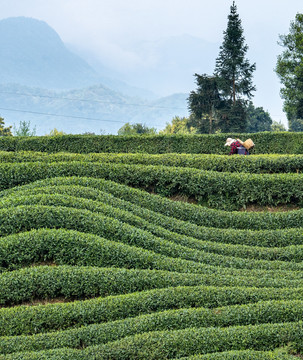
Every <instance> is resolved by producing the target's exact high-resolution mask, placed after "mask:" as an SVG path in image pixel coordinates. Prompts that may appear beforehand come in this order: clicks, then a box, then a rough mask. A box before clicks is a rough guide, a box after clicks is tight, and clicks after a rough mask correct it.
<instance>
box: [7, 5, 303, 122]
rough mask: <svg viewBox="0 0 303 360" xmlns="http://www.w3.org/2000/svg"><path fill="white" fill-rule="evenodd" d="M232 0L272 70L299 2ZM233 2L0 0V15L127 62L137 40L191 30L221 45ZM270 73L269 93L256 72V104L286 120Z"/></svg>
mask: <svg viewBox="0 0 303 360" xmlns="http://www.w3.org/2000/svg"><path fill="white" fill-rule="evenodd" d="M235 3H236V5H237V10H238V14H239V16H240V19H241V20H242V26H243V29H244V36H245V39H246V43H247V45H248V46H249V53H250V57H251V58H252V60H253V62H256V64H257V69H258V68H260V67H261V69H262V66H263V67H264V69H265V68H266V69H268V72H273V68H274V67H275V64H276V57H277V54H279V53H281V52H282V50H283V49H282V48H281V47H280V46H278V45H277V41H278V36H279V34H285V33H288V31H289V25H290V22H291V21H292V20H294V18H295V15H296V13H297V12H303V1H302V0H254V1H248V0H237V1H235ZM231 4H232V1H231V0H211V1H206V0H48V1H46V0H0V16H1V17H0V18H2V19H4V18H7V17H11V16H27V17H33V18H36V19H40V20H44V21H46V22H47V23H48V24H49V25H50V26H51V27H53V28H54V29H55V31H56V32H57V33H58V34H59V35H60V37H61V39H62V40H63V41H64V42H65V43H69V44H74V45H76V46H79V47H82V48H86V49H89V50H91V51H92V52H94V53H95V54H96V55H98V53H103V54H104V52H106V53H107V56H108V60H109V61H113V62H119V61H121V59H123V58H124V59H125V62H124V63H125V64H130V63H131V62H132V61H134V62H135V61H136V59H135V56H134V55H133V54H132V53H131V52H130V51H128V46H129V45H130V44H132V43H134V42H136V41H140V40H144V41H146V40H157V39H159V38H163V37H168V36H176V35H183V34H189V35H192V36H195V37H199V38H202V39H205V40H207V41H209V42H216V43H222V40H223V31H224V30H225V29H226V25H227V16H228V14H229V12H230V6H231ZM260 54H261V55H260ZM254 56H255V57H256V58H254ZM260 74H261V72H260ZM262 74H263V73H262ZM262 76H263V75H262ZM272 76H275V77H276V79H274V78H273V77H271V78H270V79H273V80H270V81H272V82H273V83H272V91H271V93H269V92H268V90H263V92H262V91H261V90H262V89H263V88H264V89H265V88H266V89H268V88H269V86H268V85H269V84H267V87H265V86H263V85H261V86H258V82H259V83H260V84H261V81H262V79H258V76H256V83H257V88H260V92H259V93H258V96H256V99H257V103H258V102H259V103H260V105H259V106H261V103H262V101H263V103H262V106H264V108H265V110H270V113H271V115H272V117H273V119H274V120H282V121H283V122H285V121H286V120H285V115H283V112H282V101H281V100H280V97H279V86H280V85H279V81H278V79H277V76H276V75H272ZM263 77H264V76H263ZM267 82H268V81H267ZM178 90H179V89H176V91H178ZM180 90H182V89H180ZM273 94H274V95H273ZM267 96H268V97H271V98H273V97H274V100H272V101H273V102H275V105H271V108H270V109H267V108H266V97H267ZM257 105H258V104H257Z"/></svg>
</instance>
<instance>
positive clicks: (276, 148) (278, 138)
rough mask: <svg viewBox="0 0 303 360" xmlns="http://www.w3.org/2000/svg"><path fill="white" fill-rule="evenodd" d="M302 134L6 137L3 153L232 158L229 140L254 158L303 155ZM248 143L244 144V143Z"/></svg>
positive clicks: (0, 143) (2, 141)
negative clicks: (249, 147) (244, 147)
mask: <svg viewBox="0 0 303 360" xmlns="http://www.w3.org/2000/svg"><path fill="white" fill-rule="evenodd" d="M302 136H303V134H302V133H299V132H263V133H255V134H240V133H236V134H234V133H233V134H215V135H204V134H203V135H146V136H140V135H137V136H136V135H134V136H114V135H101V136H96V135H94V136H87V135H85V136H84V135H63V136H40V137H39V136H35V137H21V136H16V137H15V136H2V137H1V138H0V149H1V150H4V151H22V150H23V151H24V150H25V151H42V152H48V153H53V152H60V151H66V152H72V153H100V152H102V153H149V154H163V153H187V154H228V149H227V148H226V147H225V146H224V144H225V142H226V138H228V137H232V138H235V139H237V138H240V139H242V140H243V139H247V138H252V140H253V141H254V143H255V148H254V151H253V152H254V154H267V153H269V154H270V153H273V154H275V153H279V154H303V142H302ZM243 141H244V140H243Z"/></svg>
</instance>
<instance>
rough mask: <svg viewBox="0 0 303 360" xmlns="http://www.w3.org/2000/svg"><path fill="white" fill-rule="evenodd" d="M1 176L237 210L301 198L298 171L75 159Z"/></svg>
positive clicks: (10, 168)
mask: <svg viewBox="0 0 303 360" xmlns="http://www.w3.org/2000/svg"><path fill="white" fill-rule="evenodd" d="M0 174H1V176H0V190H4V189H7V188H9V187H12V186H17V185H23V184H26V183H29V182H32V181H35V180H39V179H45V178H50V177H57V176H88V177H95V178H103V179H107V180H112V181H115V182H118V183H123V184H126V185H131V186H134V187H140V188H143V189H153V190H154V192H156V193H159V194H161V195H164V196H172V195H174V194H183V195H186V196H189V197H192V198H194V199H196V200H197V201H199V202H201V203H207V205H208V206H210V207H216V208H221V209H225V210H228V209H229V210H230V209H233V210H236V209H240V208H242V207H243V206H246V205H247V204H249V203H257V204H260V205H278V204H289V203H296V204H298V205H300V204H302V201H303V181H302V178H303V175H302V174H244V173H234V174H230V173H219V172H214V171H213V172H211V171H202V170H198V169H192V168H176V167H166V166H153V165H148V166H143V165H123V164H110V163H103V164H99V163H87V162H79V161H73V162H57V163H39V162H37V163H20V164H17V163H16V164H0ZM222 184H224V186H222Z"/></svg>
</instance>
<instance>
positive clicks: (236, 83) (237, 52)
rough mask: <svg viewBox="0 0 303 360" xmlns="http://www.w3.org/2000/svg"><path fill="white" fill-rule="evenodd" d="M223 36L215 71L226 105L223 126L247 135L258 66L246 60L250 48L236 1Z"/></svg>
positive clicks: (221, 125) (222, 113)
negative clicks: (249, 111) (249, 106)
mask: <svg viewBox="0 0 303 360" xmlns="http://www.w3.org/2000/svg"><path fill="white" fill-rule="evenodd" d="M223 34H224V39H223V43H222V45H221V46H220V52H219V56H218V57H217V59H216V67H215V71H214V74H215V76H216V77H217V83H218V88H219V91H220V95H221V98H222V99H223V100H224V103H225V106H224V109H223V110H222V112H221V119H220V121H219V125H220V128H221V130H222V131H224V132H229V131H246V126H247V121H246V100H247V98H248V99H250V98H251V97H252V96H253V95H252V92H253V91H255V90H256V89H255V86H254V85H253V83H252V76H253V72H254V71H255V69H256V65H255V64H252V65H250V63H249V61H248V59H247V58H246V57H245V56H246V52H247V50H248V46H247V45H246V44H245V38H244V35H243V28H242V24H241V19H240V18H239V15H238V14H237V7H236V5H235V2H234V1H233V4H232V6H231V7H230V14H229V15H228V23H227V29H226V31H224V32H223ZM243 96H244V98H243Z"/></svg>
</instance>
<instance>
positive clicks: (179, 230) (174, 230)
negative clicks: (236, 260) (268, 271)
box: [0, 185, 303, 262]
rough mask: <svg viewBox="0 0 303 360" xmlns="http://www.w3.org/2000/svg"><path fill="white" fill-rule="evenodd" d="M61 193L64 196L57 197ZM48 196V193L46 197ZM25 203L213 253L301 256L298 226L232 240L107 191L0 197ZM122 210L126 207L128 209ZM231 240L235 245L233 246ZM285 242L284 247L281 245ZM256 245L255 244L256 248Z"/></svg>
mask: <svg viewBox="0 0 303 360" xmlns="http://www.w3.org/2000/svg"><path fill="white" fill-rule="evenodd" d="M61 194H63V195H64V197H62V196H59V195H61ZM50 195H52V196H51V197H50ZM66 195H68V196H66ZM71 195H76V198H75V197H74V196H73V197H71ZM83 199H84V201H83ZM87 199H89V200H87ZM92 199H94V200H95V199H97V200H98V202H95V201H92ZM99 201H102V203H100V202H99ZM29 204H30V205H33V204H40V205H43V204H49V205H51V204H53V205H54V204H57V205H58V204H60V205H64V206H69V207H70V206H71V207H75V208H78V209H79V208H83V209H89V210H91V211H97V212H101V213H103V214H104V215H106V216H110V217H114V218H115V219H119V220H121V221H123V222H125V223H128V224H130V225H134V226H136V225H138V227H140V229H142V230H146V231H149V232H150V233H152V234H153V235H155V236H158V237H161V238H163V239H166V240H169V241H171V242H174V243H176V244H179V245H183V246H186V247H190V248H193V249H197V250H203V251H206V252H211V253H215V254H220V255H226V256H234V257H245V258H251V259H260V260H262V259H264V260H281V261H289V260H291V261H294V262H300V261H302V259H303V244H302V242H303V238H302V232H301V230H300V229H291V230H287V231H285V230H281V231H272V230H270V231H267V230H265V231H252V230H238V232H237V239H236V241H235V237H234V231H233V230H230V229H214V228H205V227H199V226H197V225H195V224H191V223H188V222H184V221H182V220H178V219H175V218H172V217H167V216H164V215H161V214H157V213H155V212H153V211H150V210H147V209H143V208H141V207H139V206H136V205H133V204H129V203H128V202H125V201H123V200H120V199H117V198H115V197H113V196H112V195H110V194H108V193H104V192H100V191H96V190H94V189H91V188H87V187H83V186H64V185H62V186H56V187H54V186H50V187H48V186H46V187H42V188H38V187H35V188H32V189H26V190H24V189H23V190H22V195H21V196H20V195H19V194H18V192H17V193H15V192H14V193H12V194H10V195H8V196H7V197H6V198H5V199H3V198H2V199H1V198H0V208H7V207H11V206H17V205H29ZM124 209H128V211H126V210H124ZM247 239H249V242H250V243H251V244H253V245H254V246H248V245H241V244H239V243H245V241H246V240H247ZM233 242H235V243H236V244H235V245H234V244H233ZM267 243H268V244H269V245H270V246H271V247H272V248H268V247H266V248H262V247H261V246H260V245H261V244H265V245H267ZM286 244H288V246H285V245H286ZM292 244H302V245H292ZM277 245H280V246H281V245H284V247H282V248H281V247H274V246H277ZM256 246H258V247H257V248H256Z"/></svg>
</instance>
